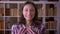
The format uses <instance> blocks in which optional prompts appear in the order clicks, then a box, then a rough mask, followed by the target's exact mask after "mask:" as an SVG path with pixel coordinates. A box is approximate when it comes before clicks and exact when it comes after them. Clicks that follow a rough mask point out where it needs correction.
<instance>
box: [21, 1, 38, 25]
mask: <svg viewBox="0 0 60 34" xmlns="http://www.w3.org/2000/svg"><path fill="white" fill-rule="evenodd" d="M27 4H31V5H33V7H34V8H35V16H34V18H33V23H32V25H33V24H34V25H35V26H37V25H38V23H37V22H36V20H37V18H38V11H37V8H36V5H35V4H34V3H33V2H29V1H27V2H26V3H25V4H24V6H25V5H27ZM24 6H23V7H22V10H23V8H24ZM20 24H26V20H25V18H24V16H23V14H22V16H21V20H20Z"/></svg>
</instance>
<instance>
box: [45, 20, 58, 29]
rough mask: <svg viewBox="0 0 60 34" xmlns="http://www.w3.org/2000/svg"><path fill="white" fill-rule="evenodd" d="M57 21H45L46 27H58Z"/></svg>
mask: <svg viewBox="0 0 60 34" xmlns="http://www.w3.org/2000/svg"><path fill="white" fill-rule="evenodd" d="M56 24H57V23H56V21H49V22H46V23H45V26H46V29H56V27H57V25H56Z"/></svg>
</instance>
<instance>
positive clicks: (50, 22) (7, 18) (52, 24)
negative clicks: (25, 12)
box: [0, 0, 59, 34]
mask: <svg viewBox="0 0 60 34" xmlns="http://www.w3.org/2000/svg"><path fill="white" fill-rule="evenodd" d="M25 1H27V0H14V1H13V0H0V34H11V27H12V25H13V24H15V23H19V21H20V17H21V15H22V6H23V4H24V3H25ZM30 1H32V2H34V3H35V4H36V6H37V9H38V20H37V22H39V24H41V23H43V24H44V25H45V27H46V32H45V34H56V32H57V23H58V22H57V19H58V18H57V12H58V11H57V6H56V4H57V3H58V2H59V0H55V1H54V0H30Z"/></svg>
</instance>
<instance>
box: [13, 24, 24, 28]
mask: <svg viewBox="0 0 60 34" xmlns="http://www.w3.org/2000/svg"><path fill="white" fill-rule="evenodd" d="M21 27H25V26H24V24H13V25H12V28H21Z"/></svg>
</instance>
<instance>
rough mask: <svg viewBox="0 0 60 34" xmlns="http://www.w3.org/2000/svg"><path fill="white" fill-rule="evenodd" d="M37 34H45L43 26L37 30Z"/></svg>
mask: <svg viewBox="0 0 60 34" xmlns="http://www.w3.org/2000/svg"><path fill="white" fill-rule="evenodd" d="M39 34H45V26H44V25H42V26H41V28H40V29H39Z"/></svg>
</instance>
